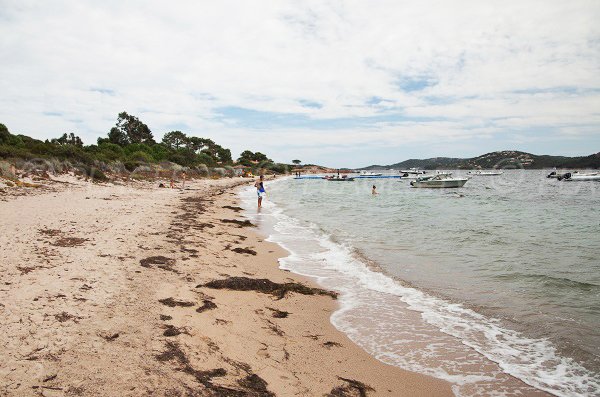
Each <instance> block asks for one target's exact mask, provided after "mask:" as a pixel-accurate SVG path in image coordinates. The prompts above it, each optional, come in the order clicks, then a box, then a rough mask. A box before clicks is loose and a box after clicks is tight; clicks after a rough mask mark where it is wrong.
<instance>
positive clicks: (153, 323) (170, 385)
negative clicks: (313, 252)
mask: <svg viewBox="0 0 600 397" xmlns="http://www.w3.org/2000/svg"><path fill="white" fill-rule="evenodd" d="M248 183H250V182H249V181H248V180H240V179H221V180H199V181H194V182H192V183H190V184H189V189H188V190H172V189H159V188H155V187H152V186H144V187H132V186H101V185H92V184H89V185H85V186H77V187H69V188H68V189H65V190H62V191H50V192H47V193H44V194H37V195H25V196H19V197H10V198H8V199H7V200H6V201H3V202H0V219H2V229H3V232H2V234H1V235H0V266H1V273H0V274H1V276H0V277H1V278H0V314H1V316H2V318H3V321H2V324H0V327H1V329H2V332H0V356H1V357H2V358H3V364H2V366H0V395H8V396H29V395H31V396H38V395H44V396H116V395H118V396H142V395H155V396H271V395H277V396H292V395H296V396H322V395H332V396H354V395H356V396H361V395H368V396H375V395H386V396H403V395H406V396H418V395H422V396H431V395H451V391H450V385H449V384H448V383H446V382H443V381H439V380H436V379H433V378H430V377H426V376H422V375H418V374H413V373H410V372H406V371H402V370H400V369H398V368H394V367H391V366H387V365H385V364H382V363H380V362H379V361H377V360H375V359H374V358H372V357H370V356H369V355H368V354H366V353H365V352H364V351H362V350H361V349H360V348H358V347H357V346H355V345H354V344H353V343H352V342H351V341H350V340H349V339H348V338H346V337H345V335H343V334H341V333H339V332H338V331H336V330H335V329H334V328H333V327H332V326H331V324H330V323H329V316H330V315H331V313H332V311H333V310H335V308H336V301H335V299H334V296H333V294H328V291H323V292H321V291H320V290H319V289H318V286H317V285H314V284H313V283H312V282H311V281H310V280H306V279H303V278H301V277H298V276H296V275H293V274H291V273H289V272H285V271H282V270H279V269H278V268H277V258H279V257H282V256H285V255H286V252H284V251H283V250H282V249H281V248H280V247H278V246H276V245H274V244H271V243H268V242H265V241H263V239H262V237H261V236H260V235H258V234H257V233H256V231H255V230H254V228H253V227H252V225H250V224H248V222H247V221H246V220H245V219H244V218H243V217H242V214H241V212H240V208H239V206H238V204H237V202H236V200H237V196H236V194H235V191H234V188H235V186H237V185H240V184H244V185H245V184H248ZM215 286H218V288H215Z"/></svg>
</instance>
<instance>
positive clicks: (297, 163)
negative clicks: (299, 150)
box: [292, 160, 302, 165]
mask: <svg viewBox="0 0 600 397" xmlns="http://www.w3.org/2000/svg"><path fill="white" fill-rule="evenodd" d="M301 162H302V161H300V160H292V163H294V164H296V165H299V164H300V163H301Z"/></svg>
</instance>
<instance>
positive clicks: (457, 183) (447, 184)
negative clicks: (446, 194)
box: [410, 179, 468, 189]
mask: <svg viewBox="0 0 600 397" xmlns="http://www.w3.org/2000/svg"><path fill="white" fill-rule="evenodd" d="M467 181H468V179H441V180H426V181H419V180H417V181H412V182H411V183H410V185H411V186H412V187H416V188H433V189H436V188H438V189H439V188H457V187H463V186H464V185H465V183H467Z"/></svg>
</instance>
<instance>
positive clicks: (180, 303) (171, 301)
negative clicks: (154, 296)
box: [158, 298, 195, 307]
mask: <svg viewBox="0 0 600 397" xmlns="http://www.w3.org/2000/svg"><path fill="white" fill-rule="evenodd" d="M158 301H159V302H160V303H162V304H163V305H165V306H169V307H175V306H180V307H191V306H194V305H195V303H194V302H187V301H178V300H176V299H173V298H165V299H159V300H158Z"/></svg>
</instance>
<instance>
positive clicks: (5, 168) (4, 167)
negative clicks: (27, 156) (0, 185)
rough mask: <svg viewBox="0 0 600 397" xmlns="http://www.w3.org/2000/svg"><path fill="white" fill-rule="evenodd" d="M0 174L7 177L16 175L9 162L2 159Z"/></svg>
mask: <svg viewBox="0 0 600 397" xmlns="http://www.w3.org/2000/svg"><path fill="white" fill-rule="evenodd" d="M0 176H4V177H6V178H11V179H12V178H14V177H15V174H13V172H12V170H11V166H10V163H9V162H7V161H0Z"/></svg>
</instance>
